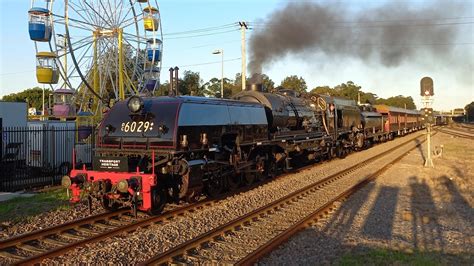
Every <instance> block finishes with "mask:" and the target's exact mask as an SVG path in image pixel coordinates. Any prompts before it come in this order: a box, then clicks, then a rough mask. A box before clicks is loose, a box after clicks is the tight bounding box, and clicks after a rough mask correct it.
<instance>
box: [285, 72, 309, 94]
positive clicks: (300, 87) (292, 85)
mask: <svg viewBox="0 0 474 266" xmlns="http://www.w3.org/2000/svg"><path fill="white" fill-rule="evenodd" d="M280 86H282V87H283V88H285V89H290V90H295V91H297V92H300V93H302V92H306V90H307V89H308V86H307V85H306V81H305V80H304V79H303V78H302V77H298V76H296V75H292V76H288V77H286V78H285V79H283V81H282V82H281V85H280Z"/></svg>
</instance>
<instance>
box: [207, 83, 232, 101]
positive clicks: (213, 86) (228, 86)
mask: <svg viewBox="0 0 474 266" xmlns="http://www.w3.org/2000/svg"><path fill="white" fill-rule="evenodd" d="M233 88H235V85H234V84H233V82H232V80H230V79H228V78H224V98H230V97H231V96H232V89H233ZM204 94H205V95H206V96H209V97H216V98H220V97H221V80H220V79H218V78H212V79H211V80H209V81H208V82H206V83H205V84H204Z"/></svg>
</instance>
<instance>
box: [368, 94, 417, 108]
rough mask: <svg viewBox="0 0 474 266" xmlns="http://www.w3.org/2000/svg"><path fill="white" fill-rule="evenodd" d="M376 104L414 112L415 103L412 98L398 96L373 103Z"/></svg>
mask: <svg viewBox="0 0 474 266" xmlns="http://www.w3.org/2000/svg"><path fill="white" fill-rule="evenodd" d="M375 102H376V103H377V104H386V105H390V106H394V107H400V108H405V106H406V108H407V109H410V110H415V109H416V105H415V102H414V101H413V98H412V97H411V96H408V97H405V96H403V95H398V96H395V97H390V98H387V99H383V98H380V99H377V100H376V101H375Z"/></svg>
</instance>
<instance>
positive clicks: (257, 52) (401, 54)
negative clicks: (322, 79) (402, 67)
mask: <svg viewBox="0 0 474 266" xmlns="http://www.w3.org/2000/svg"><path fill="white" fill-rule="evenodd" d="M462 10H463V6H462V5H460V4H459V3H458V4H453V3H452V2H451V1H445V0H439V1H434V2H432V3H428V4H426V3H425V2H423V5H421V6H420V5H419V6H418V7H416V8H414V7H413V6H409V5H408V4H407V3H406V2H405V1H403V2H402V3H400V2H399V3H396V2H392V3H388V4H385V5H383V6H379V7H376V8H372V9H363V10H362V11H360V12H353V11H352V10H350V9H349V8H348V7H347V6H344V5H341V4H334V2H333V3H332V4H325V5H324V4H317V3H308V2H303V3H301V2H290V3H288V4H287V5H286V6H285V7H284V8H283V9H280V10H277V11H275V12H273V13H272V14H271V15H270V16H269V17H268V18H267V20H266V21H262V22H257V23H255V32H254V34H253V35H252V38H251V39H250V63H249V66H248V67H249V70H250V72H251V73H262V66H264V65H266V64H268V63H271V62H273V61H275V60H278V59H281V58H283V57H284V56H286V55H289V54H291V55H294V54H298V55H304V56H306V55H311V54H315V53H323V54H326V55H328V56H335V57H341V56H348V57H355V58H359V59H362V60H367V61H368V60H377V61H378V62H380V63H381V64H383V65H385V66H389V67H393V66H397V65H399V64H400V63H401V62H403V61H404V60H415V58H416V56H419V55H422V54H423V55H428V56H443V55H445V54H447V53H450V51H451V49H453V48H452V47H453V46H450V45H446V43H448V44H449V43H452V42H453V41H455V39H456V37H457V34H458V32H457V30H458V28H459V27H456V25H452V24H453V22H458V21H459V20H454V21H453V20H447V19H446V18H450V17H457V16H460V14H461V13H463V12H462ZM433 24H436V25H433Z"/></svg>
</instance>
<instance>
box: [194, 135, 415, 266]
mask: <svg viewBox="0 0 474 266" xmlns="http://www.w3.org/2000/svg"><path fill="white" fill-rule="evenodd" d="M413 145H414V144H412V145H411V147H413ZM409 148H410V146H409V145H408V146H406V147H403V148H402V149H401V151H395V152H393V153H391V154H392V155H391V156H392V158H394V157H396V156H398V155H400V154H404V153H405V152H406V151H407V150H408V149H409ZM389 158H390V157H389V156H385V157H384V158H379V159H377V160H376V161H374V162H372V163H370V165H366V166H364V167H362V168H360V169H357V170H356V171H354V172H352V173H351V174H350V175H346V176H345V177H343V178H341V179H338V180H337V181H335V182H333V183H330V184H328V185H326V186H324V187H323V188H321V189H319V190H317V191H315V192H313V193H309V194H306V195H304V196H302V197H301V198H300V199H298V200H297V201H295V202H292V203H291V205H286V206H285V207H284V208H280V209H279V210H275V211H272V213H270V214H267V215H266V216H264V217H262V218H260V219H259V220H258V221H256V222H253V223H252V224H251V226H245V227H243V229H242V230H237V231H234V232H232V234H231V235H230V236H229V237H226V238H227V239H224V240H223V241H219V242H212V243H211V244H210V245H209V246H208V247H206V248H204V249H201V251H200V252H199V256H200V257H201V258H200V259H199V260H198V261H197V262H198V263H199V264H206V263H209V262H217V263H232V264H233V263H236V262H238V261H239V260H240V259H242V258H243V257H245V256H246V255H247V254H249V253H250V252H251V251H253V250H255V249H256V248H258V247H259V246H261V245H264V244H265V243H266V242H269V241H271V239H272V238H274V237H276V236H277V235H278V234H279V233H280V232H282V231H284V230H286V229H287V228H289V227H291V226H292V225H294V224H296V223H297V222H298V221H300V220H302V219H304V217H306V216H307V215H309V214H311V213H312V212H313V211H314V210H316V209H318V208H320V207H322V206H323V205H324V204H326V203H327V202H329V201H331V200H332V199H333V198H334V197H335V196H337V195H339V194H341V193H344V192H345V191H346V190H347V189H348V188H349V187H351V186H354V185H356V184H357V183H359V182H361V181H363V180H365V179H366V178H367V177H369V176H370V175H372V174H374V173H375V172H376V171H378V170H379V169H381V168H382V167H384V166H385V164H386V162H387V160H389ZM192 262H196V260H194V261H191V260H190V261H187V262H186V263H192Z"/></svg>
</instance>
